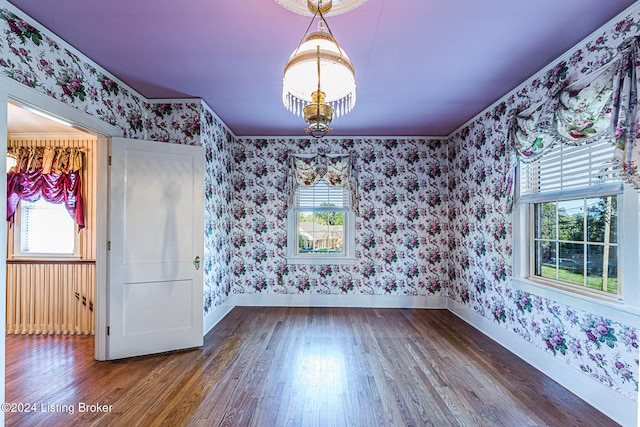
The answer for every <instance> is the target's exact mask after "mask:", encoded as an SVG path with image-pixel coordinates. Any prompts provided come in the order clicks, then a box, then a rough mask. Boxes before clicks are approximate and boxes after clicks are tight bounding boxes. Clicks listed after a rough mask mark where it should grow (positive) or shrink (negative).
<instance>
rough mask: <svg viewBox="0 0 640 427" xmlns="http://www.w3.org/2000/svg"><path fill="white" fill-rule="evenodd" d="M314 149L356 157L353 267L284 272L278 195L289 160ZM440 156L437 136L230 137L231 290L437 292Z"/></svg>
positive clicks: (283, 213) (442, 240)
mask: <svg viewBox="0 0 640 427" xmlns="http://www.w3.org/2000/svg"><path fill="white" fill-rule="evenodd" d="M319 150H323V151H324V152H326V153H331V154H339V153H350V152H354V153H355V154H356V156H357V160H356V165H355V169H356V175H357V176H358V181H359V182H358V193H359V195H360V216H359V217H358V218H357V219H356V263H355V265H321V266H314V265H287V259H286V243H287V228H286V223H287V220H286V218H287V210H286V201H287V195H286V194H285V192H283V191H282V189H283V188H285V187H286V185H285V184H286V180H287V174H288V162H287V156H288V153H289V151H291V152H293V153H296V154H315V153H317V152H318V151H319ZM445 154H446V144H445V142H444V141H443V140H440V139H419V138H417V139H331V138H325V139H323V140H321V141H317V140H309V139H280V138H274V139H243V138H240V139H238V140H237V141H236V143H235V145H234V146H233V161H234V164H235V167H234V170H233V186H234V192H235V195H236V196H235V200H234V202H233V204H232V211H233V216H234V220H235V222H234V227H233V234H232V241H233V246H234V247H233V249H234V256H233V279H232V280H233V288H232V291H233V292H234V293H238V294H239V293H257V292H263V293H276V294H277V293H280V294H299V293H310V294H339V295H341V294H355V295H443V292H444V289H445V287H446V282H447V250H446V243H447V239H446V235H447V227H448V226H447V221H446V213H447V197H446V194H445V192H444V191H443V189H444V188H445V187H446V181H447V180H446V177H447V167H446V162H447V159H446V155H445ZM443 218H445V220H444V221H443Z"/></svg>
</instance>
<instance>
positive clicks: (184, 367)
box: [6, 307, 615, 427]
mask: <svg viewBox="0 0 640 427" xmlns="http://www.w3.org/2000/svg"><path fill="white" fill-rule="evenodd" d="M6 343H7V355H6V357H7V371H6V374H7V378H6V382H7V384H6V400H7V402H13V403H16V404H17V403H29V404H35V406H36V408H35V409H36V411H35V412H31V413H18V412H8V413H6V423H7V425H10V426H35V425H41V426H53V425H60V426H71V425H74V426H83V425H100V426H103V425H110V426H135V425H139V426H172V425H175V426H182V425H191V426H260V427H263V426H265V427H271V426H273V427H279V426H322V427H325V426H327V427H334V426H349V427H353V426H363V427H372V426H436V427H440V426H609V425H615V423H613V422H612V421H611V420H610V419H609V418H607V417H605V416H604V415H603V414H601V413H600V412H598V411H597V410H595V409H593V408H592V407H591V406H589V405H587V404H586V403H584V402H583V401H581V400H580V399H578V398H577V397H576V396H574V395H573V394H571V393H569V392H568V391H567V390H565V389H564V388H562V387H561V386H560V385H558V384H557V383H555V382H554V381H552V380H551V379H549V378H548V377H546V376H544V375H543V374H541V373H540V372H539V371H536V370H535V369H533V368H532V367H530V366H529V365H527V364H525V363H524V362H522V361H521V360H520V359H518V358H517V357H516V356H514V355H512V354H511V353H510V352H508V351H507V350H506V349H504V348H503V347H501V346H500V345H498V344H496V343H495V342H493V341H492V340H490V339H489V338H487V337H485V336H484V335H482V334H480V333H478V332H477V331H476V330H475V329H473V328H472V327H470V326H469V325H467V324H466V323H464V322H463V321H461V320H460V319H458V318H457V317H456V316H455V315H453V314H452V313H450V312H448V311H446V310H415V309H407V310H400V309H351V308H265V307H263V308H254V307H236V308H235V309H233V310H232V311H231V313H229V314H228V315H227V316H226V317H225V318H224V319H223V320H222V321H221V322H220V323H219V324H218V325H217V326H216V327H215V328H214V329H213V330H212V331H211V332H210V333H209V334H208V335H207V336H206V337H205V340H204V343H205V344H204V347H203V348H201V349H194V350H188V351H183V352H176V353H170V354H163V355H155V356H148V357H141V358H134V359H128V360H123V361H116V362H96V361H94V360H93V338H87V337H69V336H35V337H30V336H7V338H6ZM82 404H85V405H102V406H100V407H99V408H98V407H94V408H90V407H88V406H85V407H83V406H82ZM47 405H48V406H47ZM82 409H84V410H85V411H84V412H82V411H81V410H82ZM89 409H94V410H96V409H105V410H108V412H90V411H88V410H89ZM43 410H48V412H43ZM71 412H73V413H71Z"/></svg>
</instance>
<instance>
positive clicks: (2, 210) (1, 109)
mask: <svg viewBox="0 0 640 427" xmlns="http://www.w3.org/2000/svg"><path fill="white" fill-rule="evenodd" d="M1 82H2V81H0V83H1ZM8 92H9V91H8V90H7V87H6V86H4V85H0V155H1V156H2V158H3V159H4V158H6V157H7V128H8V123H7V115H8V107H7V102H8V101H9V97H8ZM9 93H10V92H9ZM0 163H2V166H0V169H2V171H0V173H1V174H0V188H7V163H6V162H0ZM4 200H5V201H6V200H7V194H6V190H5V197H4ZM0 215H2V218H6V217H7V204H6V202H5V203H3V204H2V206H0ZM0 245H2V247H3V248H6V247H7V227H6V226H5V227H2V231H0ZM1 252H2V253H0V267H2V268H0V283H1V285H0V286H1V287H2V289H1V290H0V330H2V332H3V339H2V340H1V341H2V342H0V380H2V384H5V363H6V361H5V345H6V343H5V339H4V333H5V331H6V330H7V301H6V296H7V250H6V249H5V250H3V251H1ZM0 399H1V400H2V402H6V400H5V387H2V390H0ZM0 425H4V411H0Z"/></svg>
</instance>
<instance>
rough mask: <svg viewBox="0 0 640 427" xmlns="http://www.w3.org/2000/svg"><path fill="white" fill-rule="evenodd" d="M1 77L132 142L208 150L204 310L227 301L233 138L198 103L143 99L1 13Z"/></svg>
mask: <svg viewBox="0 0 640 427" xmlns="http://www.w3.org/2000/svg"><path fill="white" fill-rule="evenodd" d="M0 34H2V37H0V72H1V73H2V74H3V75H4V76H7V77H9V78H12V79H14V80H16V81H18V82H20V83H22V84H24V85H26V86H28V87H31V88H33V89H35V90H37V91H39V92H41V93H44V94H46V95H48V96H50V97H52V98H54V99H57V100H60V101H62V102H65V103H67V104H69V105H72V106H73V107H75V108H77V109H79V110H81V111H84V112H85V113H87V114H89V115H92V116H94V117H97V118H99V119H101V120H103V121H105V122H106V123H109V124H111V125H113V126H116V127H119V128H121V129H122V130H123V133H124V136H125V137H128V138H136V139H147V140H155V141H162V142H170V143H176V144H187V145H203V146H204V147H205V152H206V167H205V168H206V176H205V187H206V189H205V193H206V194H205V197H206V201H205V209H206V211H205V228H206V236H205V254H204V258H203V261H204V281H205V293H204V312H205V314H206V313H207V312H208V311H209V310H210V309H211V307H215V306H217V305H220V304H222V303H223V302H224V301H225V300H226V299H227V298H228V295H229V287H230V284H229V277H230V276H229V274H228V273H227V269H228V265H229V259H230V256H231V252H230V246H229V245H228V244H227V243H225V242H227V241H228V239H227V238H226V236H228V234H229V229H230V220H231V215H230V210H229V209H227V208H225V206H228V205H229V200H230V195H229V191H230V189H231V185H230V180H229V178H228V177H229V176H230V173H229V171H230V168H231V165H230V158H229V155H228V153H230V149H229V145H230V142H231V141H232V139H233V135H232V134H231V133H230V132H229V130H228V129H227V128H226V126H225V125H224V124H223V123H222V122H221V121H220V120H219V119H218V118H217V116H215V114H214V113H213V112H212V111H211V110H210V109H209V108H208V107H207V106H206V105H205V104H204V103H203V102H202V101H200V100H193V101H189V102H171V103H166V102H164V103H154V102H150V101H147V100H144V99H143V98H142V97H141V96H139V95H138V94H136V93H135V92H134V91H133V90H131V89H130V88H128V87H127V86H125V85H123V84H122V83H119V82H118V81H117V80H116V79H114V78H112V77H111V76H109V75H108V74H107V73H106V72H104V71H103V70H101V69H100V67H98V66H97V65H95V64H93V63H91V62H90V61H88V60H87V59H86V58H83V57H81V56H80V55H79V54H76V53H74V52H73V49H71V48H69V47H68V46H66V45H64V43H63V42H61V41H58V40H57V39H56V38H55V37H54V36H52V35H50V34H49V33H48V32H47V31H46V30H44V29H39V28H36V27H34V25H32V24H30V23H29V22H28V18H26V17H19V16H17V15H16V14H14V13H13V12H11V11H10V10H8V9H0Z"/></svg>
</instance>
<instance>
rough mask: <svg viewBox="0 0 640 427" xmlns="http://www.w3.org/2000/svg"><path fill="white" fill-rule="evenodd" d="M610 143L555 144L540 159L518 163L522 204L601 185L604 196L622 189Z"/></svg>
mask: <svg viewBox="0 0 640 427" xmlns="http://www.w3.org/2000/svg"><path fill="white" fill-rule="evenodd" d="M614 149H615V147H614V145H613V144H612V143H611V141H609V140H606V139H605V140H602V141H599V142H594V143H591V144H585V145H580V146H571V145H565V144H557V145H556V146H555V147H553V148H552V149H551V150H549V152H547V153H546V154H543V155H542V156H541V157H540V159H539V160H536V161H535V162H532V163H521V165H520V166H521V167H520V194H521V200H522V201H525V202H529V201H535V200H548V199H550V198H554V197H558V196H560V195H562V194H565V195H566V194H567V193H571V194H579V193H580V189H586V188H590V190H589V191H590V192H591V193H592V192H593V190H594V188H593V187H594V186H602V188H603V191H604V192H605V193H610V192H615V191H619V190H621V189H622V178H621V176H620V173H619V170H618V168H617V166H616V165H615V164H614V161H613V153H614Z"/></svg>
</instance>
